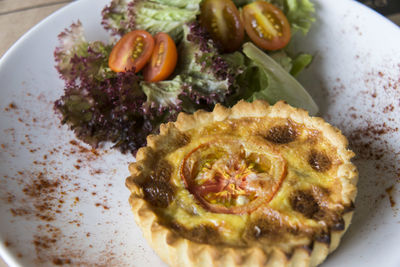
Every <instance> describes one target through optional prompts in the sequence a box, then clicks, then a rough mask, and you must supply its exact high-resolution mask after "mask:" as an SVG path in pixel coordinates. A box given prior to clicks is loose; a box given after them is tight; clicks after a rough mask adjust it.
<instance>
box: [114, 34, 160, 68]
mask: <svg viewBox="0 0 400 267" xmlns="http://www.w3.org/2000/svg"><path fill="white" fill-rule="evenodd" d="M153 49H154V39H153V36H151V34H150V33H148V32H146V31H142V30H134V31H131V32H128V33H127V34H125V35H124V36H122V38H121V39H120V40H119V41H118V42H117V44H116V45H115V46H114V47H113V49H112V51H111V53H110V57H109V58H108V66H109V67H110V68H111V69H112V70H113V71H115V72H125V71H128V70H132V69H135V73H136V72H139V71H140V70H141V69H142V68H143V67H144V66H145V65H146V63H147V62H148V61H149V59H150V57H151V53H152V52H153Z"/></svg>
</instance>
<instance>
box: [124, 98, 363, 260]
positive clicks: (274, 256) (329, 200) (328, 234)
mask: <svg viewBox="0 0 400 267" xmlns="http://www.w3.org/2000/svg"><path fill="white" fill-rule="evenodd" d="M347 145H348V143H347V140H346V138H345V137H344V136H343V135H342V134H341V132H340V131H339V130H338V129H337V128H335V127H333V126H331V125H329V124H328V123H326V122H325V121H324V120H323V119H321V118H317V117H310V116H308V113H307V112H306V111H304V110H302V109H297V108H293V107H291V106H289V105H287V104H285V103H284V102H278V103H276V104H275V105H273V106H270V105H269V104H268V103H266V102H264V101H254V102H253V103H248V102H245V101H241V102H239V103H238V104H236V105H235V106H234V107H232V108H231V109H228V108H225V107H223V106H221V105H216V107H215V109H214V111H213V112H205V111H197V112H195V113H194V114H193V115H188V114H184V113H181V114H179V116H178V119H177V121H176V122H173V123H172V122H170V123H167V124H163V125H161V127H160V134H159V135H150V136H148V138H147V146H146V147H143V148H141V149H140V150H139V151H138V153H137V156H136V162H135V163H132V164H130V166H129V170H130V172H131V176H130V177H128V178H127V180H126V185H127V187H128V188H129V190H130V191H131V196H130V199H129V202H130V204H131V206H132V210H133V213H134V217H135V221H136V223H137V224H138V225H139V226H140V227H141V229H142V231H143V234H144V236H145V238H146V239H147V240H148V242H149V243H150V244H151V246H152V247H153V249H154V250H155V251H156V252H157V253H158V255H159V256H160V257H161V258H162V259H163V260H164V261H165V262H166V263H168V264H169V265H170V266H316V265H318V264H320V263H321V262H322V261H323V260H324V259H325V258H326V257H327V255H328V254H329V253H330V252H332V251H333V250H335V249H336V248H337V246H338V245H339V242H340V239H341V236H342V235H343V234H344V232H345V231H346V230H347V228H348V226H349V224H350V222H351V218H352V215H353V209H354V206H353V203H354V200H355V197H356V193H357V189H356V183H357V179H358V173H357V170H356V168H355V166H354V165H353V164H352V163H351V162H350V159H351V158H352V157H353V156H354V153H353V152H352V151H350V150H348V149H347ZM239 150H240V151H239ZM221 151H222V152H221ZM238 151H239V152H238ZM227 153H228V154H229V153H238V154H240V155H241V156H239V157H236V156H235V155H228V156H227V157H225V156H226V154H227ZM210 155H211V156H210ZM224 155H225V156H224ZM206 156H207V157H210V160H209V161H207V162H205V161H204V159H203V158H204V157H206ZM214 157H215V158H214ZM236 158H237V159H236ZM224 160H225V161H229V162H231V161H232V162H234V164H233V165H235V164H236V165H238V164H239V163H238V162H240V163H241V164H242V165H243V164H244V165H243V166H244V167H243V168H242V169H243V170H241V172H240V173H239V172H238V171H237V170H236V169H239V167H232V168H236V169H235V174H238V175H239V176H240V175H242V176H241V178H240V179H242V180H240V181H244V182H243V183H242V182H240V184H239V183H236V180H234V182H233V183H234V184H229V186H232V188H233V189H232V190H231V191H229V190H228V191H223V193H224V194H225V195H224V198H221V193H220V192H219V191H218V190H219V189H221V188H222V187H218V186H220V184H221V181H222V182H224V183H225V184H228V182H227V181H228V180H229V179H228V178H226V179H225V178H220V175H221V174H220V173H219V170H220V168H219V167H218V166H217V165H218V164H219V162H225V161H224ZM263 161H268V162H270V163H268V164H269V165H268V164H267V163H265V164H264V163H262V162H263ZM209 162H211V165H212V166H211V167H210V163H209ZM260 162H261V163H260ZM207 164H208V165H207ZM227 164H228V163H227ZM229 164H230V163H229ZM262 164H264V165H265V166H264V165H262ZM197 165H201V168H200V167H197ZM236 165H235V166H236ZM242 165H240V166H242ZM254 165H257V166H258V165H259V166H258V167H257V166H256V167H254ZM204 166H206V167H204ZM215 166H217V167H215ZM238 166H239V165H238ZM196 168H197V169H196ZM218 168H219V169H218ZM229 168H231V167H229ZM229 168H227V169H226V170H228V172H229ZM207 172H209V173H211V172H212V175H211V176H210V175H209V174H207ZM215 173H218V175H219V176H218V175H217V174H215ZM224 173H225V175H227V176H229V175H230V174H229V173H228V174H226V171H225V172H224ZM244 173H245V174H244ZM249 173H250V174H249ZM260 173H261V174H262V175H261V174H260ZM217 176H218V177H217ZM199 177H200V178H201V179H208V180H206V181H205V182H204V181H200V182H198V181H199V179H200V178H199ZM204 177H206V178H204ZM207 177H211V178H207ZM216 177H217V178H216ZM249 177H252V178H249ZM254 177H264V178H254ZM265 177H267V178H265ZM224 179H225V180H224ZM227 179H228V180H227ZM246 179H247V180H246ZM257 179H258V180H257ZM231 180H232V179H231ZM231 180H229V181H231ZM254 181H257V183H254ZM235 183H236V184H235ZM225 184H224V185H225ZM255 184H256V185H255ZM206 185H210V186H211V187H212V188H214V189H212V190H214V191H212V190H211V191H207V190H205V189H206V188H207V186H206ZM250 185H251V186H250ZM235 186H236V187H235ZM263 187H264V189H265V190H264V191H265V192H267V193H263V192H261V191H263V190H261V189H262V188H263ZM215 188H219V189H217V190H216V191H215ZM226 188H227V187H226V186H225V187H224V189H221V190H226ZM260 188H261V189H260ZM260 190H261V191H260ZM217 191H218V192H217ZM157 194H158V195H157ZM226 195H228V197H227V196H226ZM239 195H240V196H239ZM210 196H211V198H210ZM238 196H239V197H238ZM239 198H240V199H241V201H239ZM221 199H223V201H225V202H223V203H222V202H221V201H222V200H221ZM226 199H228V200H229V201H230V202H228V204H227V202H226V201H227V200H226ZM243 199H244V200H245V201H244V202H243V201H242V200H243ZM260 199H261V200H260ZM243 203H244V204H243ZM231 230H232V231H231Z"/></svg>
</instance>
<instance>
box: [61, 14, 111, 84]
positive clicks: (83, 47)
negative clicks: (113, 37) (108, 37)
mask: <svg viewBox="0 0 400 267" xmlns="http://www.w3.org/2000/svg"><path fill="white" fill-rule="evenodd" d="M58 39H59V45H58V46H57V47H56V49H55V51H54V58H55V61H56V66H55V67H56V69H57V71H58V72H59V74H60V76H61V78H62V79H64V80H65V81H66V82H67V83H76V82H81V81H85V80H104V79H107V78H109V77H111V76H115V73H113V72H112V71H111V69H110V68H109V67H108V55H109V54H110V52H111V49H112V46H111V45H106V44H104V43H102V42H100V41H97V42H91V43H90V42H87V41H86V38H85V36H84V30H83V27H82V23H81V22H80V21H78V22H76V23H73V24H72V25H71V26H70V28H69V29H65V31H64V32H62V33H60V34H59V35H58Z"/></svg>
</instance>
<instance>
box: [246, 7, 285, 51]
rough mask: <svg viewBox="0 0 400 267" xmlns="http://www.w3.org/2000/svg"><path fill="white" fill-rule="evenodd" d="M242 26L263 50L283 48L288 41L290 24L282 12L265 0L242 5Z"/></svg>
mask: <svg viewBox="0 0 400 267" xmlns="http://www.w3.org/2000/svg"><path fill="white" fill-rule="evenodd" d="M242 17H243V21H244V28H245V30H246V33H247V34H248V36H249V37H250V39H251V40H252V41H253V42H254V43H255V44H256V45H257V46H258V47H260V48H262V49H265V50H271V51H272V50H278V49H281V48H284V47H285V46H286V45H287V44H288V43H289V41H290V36H291V32H290V25H289V22H288V20H287V18H286V16H285V14H283V12H282V11H281V10H280V9H279V8H278V7H276V6H274V5H273V4H270V3H268V2H266V1H256V2H253V3H250V4H247V5H246V6H244V7H243V10H242Z"/></svg>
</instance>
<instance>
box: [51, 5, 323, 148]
mask: <svg viewBox="0 0 400 267" xmlns="http://www.w3.org/2000/svg"><path fill="white" fill-rule="evenodd" d="M313 14H314V7H313V4H312V3H311V2H310V1H309V0H270V1H263V0H258V1H253V0H234V1H232V0H203V1H202V0H192V1H186V0H150V1H149V0H131V1H128V0H112V1H111V2H110V4H109V5H108V6H106V7H105V8H104V9H103V11H102V18H103V19H102V25H103V27H104V28H105V29H106V30H108V31H109V33H110V42H109V43H104V42H100V41H88V40H86V39H85V37H84V29H83V26H82V24H81V23H80V22H79V21H77V22H75V23H73V24H72V25H71V26H70V28H68V29H66V30H65V31H64V32H62V33H61V34H60V35H59V46H58V47H57V48H56V50H55V52H54V56H55V61H56V68H57V70H58V72H59V74H60V76H61V78H62V79H63V80H64V81H65V88H64V95H63V96H61V97H60V99H58V100H57V101H56V102H55V108H56V110H57V112H59V113H60V114H61V115H62V123H66V124H68V125H69V126H70V127H71V128H72V129H73V130H74V132H75V133H76V135H77V137H78V138H80V139H81V140H83V141H85V142H87V143H89V144H91V145H92V146H94V147H96V146H98V145H99V144H102V143H103V142H112V143H113V145H114V147H116V148H118V149H120V150H121V151H122V152H124V153H125V152H131V153H136V151H137V150H138V149H139V148H140V147H142V146H144V145H145V144H146V136H147V135H149V134H151V133H156V132H157V131H158V128H159V125H160V124H161V123H164V122H167V121H170V120H174V119H175V118H176V116H177V114H178V113H179V112H181V111H184V112H188V113H192V112H194V111H196V110H197V109H205V110H212V109H213V107H214V105H215V104H216V103H222V104H223V105H225V106H232V105H234V104H235V103H236V102H237V101H238V100H240V99H245V100H247V101H253V100H255V99H264V100H267V101H268V102H270V103H271V104H273V103H275V102H276V101H278V100H285V101H287V102H288V103H289V104H291V105H293V106H296V107H301V108H304V109H307V110H308V111H309V112H310V114H315V113H317V111H318V107H317V106H316V104H315V103H314V101H313V100H312V98H311V97H310V96H309V94H308V93H307V92H306V91H305V90H304V88H303V87H302V86H301V85H300V84H299V83H298V82H297V80H296V79H295V77H296V75H297V74H298V73H299V72H301V71H302V69H304V68H305V67H306V66H307V65H308V64H310V62H311V60H312V56H311V55H309V54H306V53H294V52H293V49H294V48H293V45H292V42H291V40H292V37H293V35H295V34H297V33H298V32H301V33H303V34H306V33H307V32H308V30H309V28H310V26H311V24H312V22H313V21H314V18H313Z"/></svg>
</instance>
